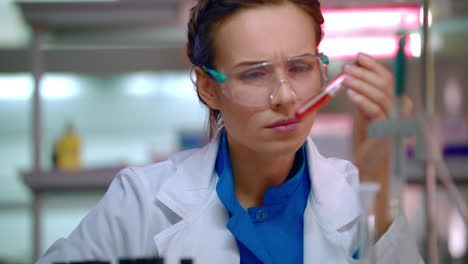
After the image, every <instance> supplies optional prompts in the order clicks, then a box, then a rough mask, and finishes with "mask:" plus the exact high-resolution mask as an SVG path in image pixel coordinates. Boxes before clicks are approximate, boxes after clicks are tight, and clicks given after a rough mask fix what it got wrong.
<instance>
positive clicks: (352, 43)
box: [319, 35, 419, 60]
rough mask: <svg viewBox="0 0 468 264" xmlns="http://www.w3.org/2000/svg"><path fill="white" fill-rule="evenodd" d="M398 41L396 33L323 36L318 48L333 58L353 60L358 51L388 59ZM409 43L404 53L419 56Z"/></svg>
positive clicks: (395, 48)
mask: <svg viewBox="0 0 468 264" xmlns="http://www.w3.org/2000/svg"><path fill="white" fill-rule="evenodd" d="M398 41H399V37H398V36H397V35H379V36H353V37H352V36H345V37H325V38H324V39H323V40H322V42H321V43H320V46H319V50H320V51H321V52H323V53H325V54H326V55H327V56H328V57H329V58H330V59H335V60H336V59H343V60H353V59H356V55H357V54H358V53H359V52H363V53H366V54H369V55H371V56H373V57H375V58H377V59H390V58H393V57H394V56H395V55H396V53H397V50H398ZM410 44H411V39H410V41H408V43H407V45H406V47H405V53H406V55H407V56H408V57H415V56H419V54H418V53H417V52H416V51H413V50H412V47H411V46H410Z"/></svg>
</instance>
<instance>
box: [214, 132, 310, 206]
mask: <svg viewBox="0 0 468 264" xmlns="http://www.w3.org/2000/svg"><path fill="white" fill-rule="evenodd" d="M294 163H295V164H294V166H293V168H298V169H297V170H296V172H295V173H294V175H293V176H292V177H289V179H288V180H287V181H286V182H285V183H283V184H281V185H278V186H273V187H270V188H269V189H268V190H267V191H266V192H265V197H264V200H263V202H264V205H273V204H278V203H281V202H284V201H287V199H288V198H289V197H290V196H291V195H292V194H294V192H295V191H296V190H297V188H298V187H299V185H300V184H301V182H302V180H303V179H304V177H306V178H307V181H308V178H309V174H308V173H307V171H308V170H307V169H306V168H307V151H306V147H305V144H304V145H303V146H302V147H301V148H300V149H299V151H298V152H297V153H296V157H295V161H294ZM215 171H216V173H217V174H218V176H219V182H218V184H217V186H216V191H217V193H218V196H219V198H220V200H221V201H222V202H223V204H224V205H225V206H226V208H227V209H228V211H229V213H230V214H231V215H232V214H233V213H234V212H236V211H237V210H239V209H242V210H243V208H242V207H241V205H240V204H239V202H238V200H237V198H236V196H235V193H234V180H233V175H232V165H231V158H230V155H229V147H228V144H227V136H226V131H225V130H223V131H222V134H221V138H220V143H219V150H218V155H217V158H216V162H215Z"/></svg>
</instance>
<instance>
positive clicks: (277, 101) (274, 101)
mask: <svg viewBox="0 0 468 264" xmlns="http://www.w3.org/2000/svg"><path fill="white" fill-rule="evenodd" d="M296 99H297V98H296V92H295V91H294V89H293V87H292V86H291V83H290V82H289V81H287V80H284V79H282V80H279V81H278V83H277V84H276V87H275V88H274V89H273V92H272V93H271V95H270V104H271V105H272V106H273V107H275V108H278V107H282V106H290V105H294V104H295V102H296Z"/></svg>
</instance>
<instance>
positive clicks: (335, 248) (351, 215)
mask: <svg viewBox="0 0 468 264" xmlns="http://www.w3.org/2000/svg"><path fill="white" fill-rule="evenodd" d="M218 143H219V135H218V138H217V139H216V140H213V141H212V142H211V143H209V144H208V145H206V146H205V147H204V148H201V149H194V150H189V151H186V152H181V153H178V154H175V155H173V156H171V157H170V158H169V160H168V161H164V162H161V163H156V164H152V165H148V166H144V167H134V168H128V169H125V170H123V171H121V172H120V173H119V174H118V175H117V177H116V178H115V179H114V181H113V182H112V184H111V185H110V187H109V190H108V191H107V193H106V194H105V196H104V197H103V199H102V200H101V201H100V202H99V203H98V204H97V206H96V207H95V208H94V209H93V210H92V211H91V212H90V213H89V214H88V215H87V216H86V217H85V218H84V219H83V220H82V222H81V223H80V225H79V226H78V227H77V228H76V229H75V230H74V231H73V232H72V233H71V234H70V236H69V237H68V238H67V239H59V240H58V241H57V242H55V243H54V244H53V245H52V246H51V247H50V248H49V249H48V250H47V252H46V253H45V255H44V256H43V257H42V258H41V259H40V260H39V261H38V262H37V264H51V263H52V262H54V261H71V260H95V259H100V260H112V261H113V263H117V259H118V258H121V257H142V256H154V255H156V254H159V255H162V256H164V257H165V260H166V263H168V264H176V263H178V261H179V259H180V258H181V257H191V258H193V259H194V260H195V263H196V264H208V263H210V264H211V263H213V264H218V263H224V264H231V263H239V251H238V248H237V245H236V241H235V239H234V237H233V236H232V234H231V233H230V231H229V230H228V229H227V228H226V223H227V221H228V214H227V212H226V209H225V208H224V205H223V204H222V203H221V201H220V200H219V198H218V196H217V193H216V189H215V186H216V183H217V181H218V176H217V175H216V173H214V164H215V160H216V155H217V150H218ZM307 151H308V159H309V161H308V163H309V170H310V172H311V173H310V175H311V192H310V196H309V199H308V203H307V206H306V209H305V212H304V263H358V262H357V261H355V260H353V259H352V258H351V255H352V253H353V252H354V250H355V249H356V246H355V243H354V241H355V240H353V238H354V237H355V234H356V229H357V221H356V219H357V218H358V216H359V214H360V206H359V201H358V196H357V188H358V174H357V170H356V168H355V167H354V166H353V165H351V164H350V163H349V162H347V161H344V160H339V159H333V158H325V157H323V156H322V155H321V154H320V153H319V152H318V150H317V148H316V146H315V144H314V143H313V142H312V140H311V139H308V141H307ZM406 228H407V226H406V223H405V221H404V217H398V218H397V219H396V220H395V221H394V223H393V224H392V226H391V227H390V229H389V230H388V231H387V233H386V234H384V235H383V236H382V237H381V239H380V240H379V241H378V243H377V245H376V252H377V253H376V254H377V259H378V263H379V264H396V263H401V264H413V263H414V264H419V263H422V260H421V258H420V256H419V254H418V251H417V249H416V244H415V243H414V241H413V239H412V238H411V236H410V234H409V232H408V230H407V229H406Z"/></svg>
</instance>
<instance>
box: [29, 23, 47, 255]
mask: <svg viewBox="0 0 468 264" xmlns="http://www.w3.org/2000/svg"><path fill="white" fill-rule="evenodd" d="M43 34H44V30H43V29H42V27H41V26H34V37H33V40H32V43H31V72H32V75H33V78H34V91H33V98H32V100H33V108H32V127H33V131H32V132H33V133H32V141H33V171H34V173H36V174H37V173H39V172H41V171H42V168H41V160H42V140H41V139H42V133H41V132H42V128H41V91H40V83H41V77H42V74H43V72H44V69H43V68H44V67H43V66H44V65H43V54H42V51H41V42H42V37H43ZM41 200H42V194H41V192H39V191H36V192H34V201H33V208H32V211H33V254H32V258H33V263H34V262H35V261H36V260H37V259H38V258H39V256H40V254H41V209H42V208H41V207H42V202H41Z"/></svg>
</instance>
